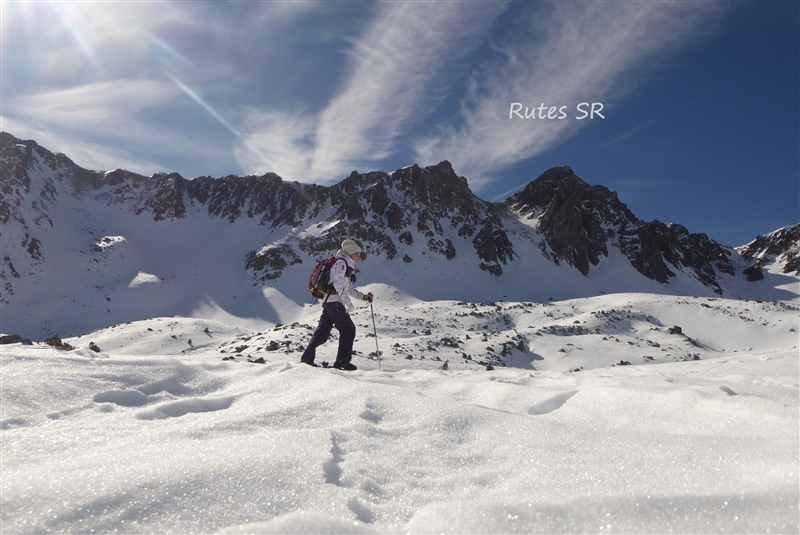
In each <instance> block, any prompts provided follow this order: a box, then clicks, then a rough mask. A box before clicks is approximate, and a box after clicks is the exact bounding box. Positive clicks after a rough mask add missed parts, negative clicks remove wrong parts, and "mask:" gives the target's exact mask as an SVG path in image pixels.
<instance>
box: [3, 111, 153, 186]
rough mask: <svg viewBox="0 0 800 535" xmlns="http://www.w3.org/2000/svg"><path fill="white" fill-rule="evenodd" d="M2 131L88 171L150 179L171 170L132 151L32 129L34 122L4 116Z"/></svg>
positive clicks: (49, 131) (50, 129)
mask: <svg viewBox="0 0 800 535" xmlns="http://www.w3.org/2000/svg"><path fill="white" fill-rule="evenodd" d="M0 131H6V132H9V133H11V134H13V135H15V136H17V137H18V138H21V139H33V140H35V141H36V142H37V143H39V144H40V145H42V146H44V147H46V148H47V149H48V150H52V151H54V152H63V153H64V154H66V155H67V156H68V157H69V158H70V159H71V160H72V161H74V162H75V163H76V164H78V165H80V166H81V167H84V168H86V169H93V170H108V169H117V168H123V169H127V170H129V171H133V172H135V173H140V174H142V175H146V176H147V175H152V174H153V173H155V172H159V171H166V170H168V168H167V167H166V166H164V165H162V164H160V163H157V162H154V161H151V160H149V159H146V158H142V157H141V156H139V155H136V154H133V153H131V152H130V151H127V150H124V149H116V148H113V147H110V146H108V145H101V144H98V143H92V142H88V141H82V140H80V139H78V138H76V137H75V136H71V135H64V134H60V133H58V132H56V131H54V130H53V129H52V128H36V127H33V126H31V125H30V122H24V123H22V122H19V121H17V120H15V119H13V118H11V117H8V116H5V115H2V114H0Z"/></svg>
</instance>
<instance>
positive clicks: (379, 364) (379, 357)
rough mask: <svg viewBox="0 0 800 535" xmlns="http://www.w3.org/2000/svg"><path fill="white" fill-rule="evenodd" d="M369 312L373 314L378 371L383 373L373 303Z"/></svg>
mask: <svg viewBox="0 0 800 535" xmlns="http://www.w3.org/2000/svg"><path fill="white" fill-rule="evenodd" d="M369 311H370V313H372V332H373V333H374V334H375V355H377V357H378V370H379V371H383V366H382V361H381V350H380V349H378V329H376V328H375V311H374V310H373V309H372V301H370V302H369Z"/></svg>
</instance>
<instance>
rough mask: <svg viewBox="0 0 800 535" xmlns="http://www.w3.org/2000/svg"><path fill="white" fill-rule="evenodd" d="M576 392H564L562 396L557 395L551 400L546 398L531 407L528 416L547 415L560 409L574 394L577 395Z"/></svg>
mask: <svg viewBox="0 0 800 535" xmlns="http://www.w3.org/2000/svg"><path fill="white" fill-rule="evenodd" d="M577 393H578V391H577V390H573V391H571V392H564V393H562V394H557V395H555V396H553V397H551V398H548V399H546V400H544V401H540V402H539V403H536V404H534V405H532V406H531V407H530V408H529V409H528V414H532V415H537V416H538V415H540V414H547V413H550V412H553V411H555V410H558V409H560V408H561V407H563V406H564V404H565V403H566V402H567V401H569V400H570V398H572V396H574V395H575V394H577Z"/></svg>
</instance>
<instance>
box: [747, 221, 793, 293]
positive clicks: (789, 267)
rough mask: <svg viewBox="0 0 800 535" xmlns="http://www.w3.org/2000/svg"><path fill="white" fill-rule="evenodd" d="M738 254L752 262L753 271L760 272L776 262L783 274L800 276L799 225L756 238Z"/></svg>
mask: <svg viewBox="0 0 800 535" xmlns="http://www.w3.org/2000/svg"><path fill="white" fill-rule="evenodd" d="M739 253H740V254H741V255H742V256H743V257H745V258H747V259H748V260H750V261H751V262H753V269H754V270H755V269H758V270H759V271H761V268H762V267H764V266H766V265H768V264H771V263H773V262H778V263H779V265H780V267H781V271H783V272H784V273H794V274H795V275H800V223H798V224H796V225H789V226H787V227H783V228H780V229H778V230H776V231H774V232H770V233H769V234H765V235H762V236H758V237H757V238H756V239H755V240H753V241H751V242H750V243H748V244H747V245H744V246H742V247H740V248H739ZM762 278H763V274H762ZM748 280H750V278H749V276H748ZM753 280H759V279H753Z"/></svg>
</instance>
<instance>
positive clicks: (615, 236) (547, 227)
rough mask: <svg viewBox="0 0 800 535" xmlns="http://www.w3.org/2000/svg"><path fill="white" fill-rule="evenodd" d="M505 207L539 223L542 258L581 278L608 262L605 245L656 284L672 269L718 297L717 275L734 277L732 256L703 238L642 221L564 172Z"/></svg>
mask: <svg viewBox="0 0 800 535" xmlns="http://www.w3.org/2000/svg"><path fill="white" fill-rule="evenodd" d="M506 203H507V205H508V206H509V207H510V208H511V209H512V210H514V211H516V212H517V213H518V214H519V215H520V216H522V217H526V218H529V219H538V224H539V230H540V232H541V233H542V235H543V236H544V237H545V240H546V241H545V243H542V244H541V248H542V250H543V252H544V253H545V254H546V255H548V256H550V257H551V259H552V260H553V261H554V262H556V263H558V262H560V261H565V262H567V263H568V264H569V265H571V266H573V267H575V268H576V269H578V270H579V271H580V272H581V273H583V274H584V275H587V274H588V273H589V270H590V269H591V267H592V266H596V265H597V264H598V263H599V262H600V260H601V259H602V257H605V256H608V246H609V244H612V245H616V246H618V247H619V249H620V250H621V251H622V253H623V254H624V255H625V256H627V257H628V259H629V260H630V262H631V264H632V265H633V266H634V267H635V268H636V269H637V270H638V271H639V272H640V273H642V274H643V275H645V276H646V277H648V278H651V279H655V280H657V281H658V282H661V283H666V282H668V280H669V279H670V278H671V277H674V276H675V273H674V271H673V269H681V268H683V267H687V268H690V269H691V270H692V271H693V272H694V273H695V275H696V276H697V278H698V279H699V280H700V281H701V282H702V283H703V284H705V285H707V286H710V287H712V288H714V290H715V291H716V292H718V293H721V292H722V290H721V288H720V286H719V284H718V282H717V280H716V278H717V274H716V272H717V271H719V272H723V273H729V274H731V275H733V274H734V269H733V266H732V264H731V262H730V255H731V251H730V250H728V249H726V248H725V247H723V246H721V245H719V244H718V243H717V242H715V241H713V240H711V239H710V238H709V237H708V236H707V235H705V234H691V233H689V232H688V230H687V229H686V228H685V227H682V226H681V225H667V224H664V223H661V222H659V221H651V222H644V221H641V220H639V219H638V218H637V217H636V216H635V215H634V214H633V213H632V212H631V211H630V210H629V209H628V207H627V206H625V205H624V204H623V203H622V202H621V201H620V200H619V198H618V197H617V194H616V193H614V192H612V191H609V190H608V189H607V188H605V187H603V186H591V185H589V184H587V183H586V182H584V181H583V180H582V179H581V178H580V177H578V176H577V175H576V174H575V173H574V172H573V171H572V169H571V168H569V167H567V166H563V167H554V168H552V169H549V170H548V171H546V172H545V173H544V174H542V175H541V176H540V177H539V178H537V179H536V180H534V181H533V182H531V183H530V184H528V185H527V186H526V187H525V188H524V189H523V190H522V191H520V192H519V193H516V194H515V195H513V196H511V197H510V198H509V199H508V200H507V201H506ZM671 268H672V269H671Z"/></svg>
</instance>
